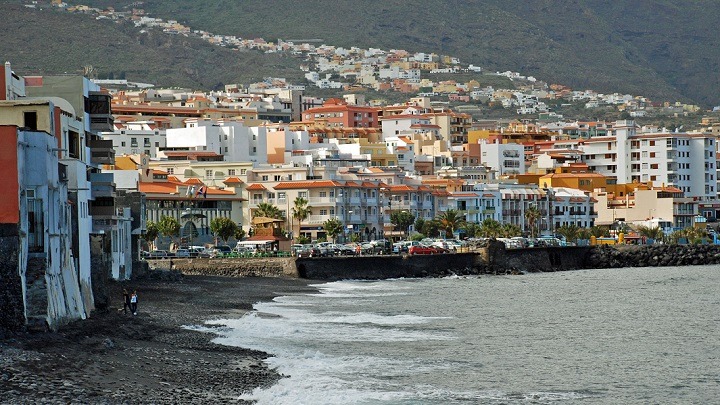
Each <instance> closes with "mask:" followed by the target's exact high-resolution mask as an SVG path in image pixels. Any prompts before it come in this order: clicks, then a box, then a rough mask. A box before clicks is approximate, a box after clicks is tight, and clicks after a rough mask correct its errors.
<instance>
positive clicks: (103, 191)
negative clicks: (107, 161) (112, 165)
mask: <svg viewBox="0 0 720 405" xmlns="http://www.w3.org/2000/svg"><path fill="white" fill-rule="evenodd" d="M113 181H114V176H113V174H112V173H90V183H91V191H92V193H91V195H92V198H93V199H96V198H99V197H110V198H113V197H115V183H113Z"/></svg>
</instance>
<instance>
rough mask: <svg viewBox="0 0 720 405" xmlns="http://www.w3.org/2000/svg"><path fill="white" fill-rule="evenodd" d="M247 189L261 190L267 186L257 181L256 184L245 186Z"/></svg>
mask: <svg viewBox="0 0 720 405" xmlns="http://www.w3.org/2000/svg"><path fill="white" fill-rule="evenodd" d="M245 190H248V191H260V190H267V188H265V186H263V185H262V184H258V183H255V184H251V185H249V186H247V187H246V188H245Z"/></svg>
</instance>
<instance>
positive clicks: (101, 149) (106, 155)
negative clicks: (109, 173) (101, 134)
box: [88, 139, 115, 165]
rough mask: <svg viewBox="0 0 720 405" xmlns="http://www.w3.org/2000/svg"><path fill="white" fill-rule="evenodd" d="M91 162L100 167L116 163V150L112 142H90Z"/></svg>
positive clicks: (101, 140) (100, 140) (96, 140)
mask: <svg viewBox="0 0 720 405" xmlns="http://www.w3.org/2000/svg"><path fill="white" fill-rule="evenodd" d="M88 146H89V147H90V162H91V163H94V164H98V165H112V164H114V163H115V149H113V144H112V141H110V140H104V139H93V140H90V141H89V145H88Z"/></svg>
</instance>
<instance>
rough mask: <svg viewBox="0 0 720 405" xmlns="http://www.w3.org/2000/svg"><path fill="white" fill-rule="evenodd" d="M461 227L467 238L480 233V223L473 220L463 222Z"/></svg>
mask: <svg viewBox="0 0 720 405" xmlns="http://www.w3.org/2000/svg"><path fill="white" fill-rule="evenodd" d="M462 229H464V230H465V235H466V236H467V237H468V238H474V237H476V236H478V235H480V225H479V224H476V223H475V222H465V225H463V227H462Z"/></svg>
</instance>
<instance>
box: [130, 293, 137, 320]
mask: <svg viewBox="0 0 720 405" xmlns="http://www.w3.org/2000/svg"><path fill="white" fill-rule="evenodd" d="M137 302H138V296H137V291H136V290H133V292H132V294H131V295H130V311H132V313H133V315H137Z"/></svg>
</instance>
